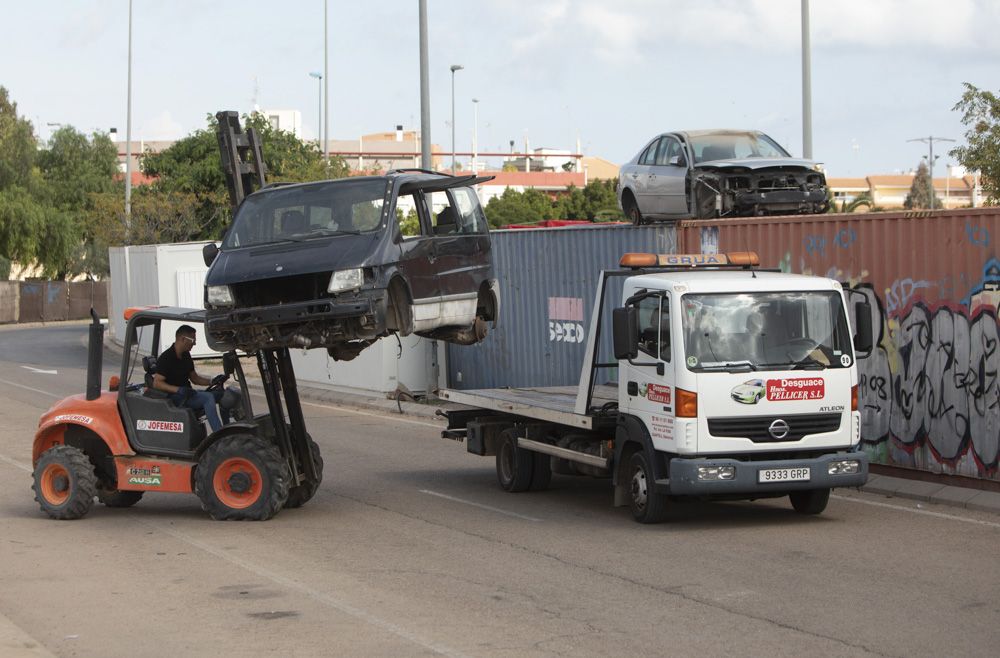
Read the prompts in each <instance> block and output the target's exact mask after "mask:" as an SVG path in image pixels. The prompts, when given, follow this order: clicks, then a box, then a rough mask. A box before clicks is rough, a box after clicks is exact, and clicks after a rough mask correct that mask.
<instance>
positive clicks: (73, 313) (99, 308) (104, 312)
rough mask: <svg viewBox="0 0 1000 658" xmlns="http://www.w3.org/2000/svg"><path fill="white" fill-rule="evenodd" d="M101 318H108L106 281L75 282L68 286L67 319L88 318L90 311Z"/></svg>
mask: <svg viewBox="0 0 1000 658" xmlns="http://www.w3.org/2000/svg"><path fill="white" fill-rule="evenodd" d="M91 307H93V309H94V310H95V311H96V312H97V315H98V316H99V317H102V318H106V317H107V316H108V284H107V282H106V281H77V282H74V283H70V284H69V319H70V320H83V319H87V318H89V317H90V309H91Z"/></svg>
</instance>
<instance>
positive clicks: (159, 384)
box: [153, 373, 181, 393]
mask: <svg viewBox="0 0 1000 658" xmlns="http://www.w3.org/2000/svg"><path fill="white" fill-rule="evenodd" d="M153 388H155V389H156V390H157V391H163V392H164V393H176V392H177V391H179V390H181V387H180V386H174V385H173V384H168V383H167V378H166V377H164V376H163V375H161V374H159V373H156V374H155V375H153Z"/></svg>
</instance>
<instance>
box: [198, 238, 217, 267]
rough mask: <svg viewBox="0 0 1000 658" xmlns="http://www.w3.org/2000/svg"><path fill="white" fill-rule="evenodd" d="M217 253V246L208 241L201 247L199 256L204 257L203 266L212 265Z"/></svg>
mask: <svg viewBox="0 0 1000 658" xmlns="http://www.w3.org/2000/svg"><path fill="white" fill-rule="evenodd" d="M218 255H219V246H218V245H217V244H215V243H214V242H209V243H208V244H206V245H205V246H204V247H202V248H201V257H202V258H204V259H205V267H212V263H213V262H214V261H215V257H216V256H218Z"/></svg>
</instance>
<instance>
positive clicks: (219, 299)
mask: <svg viewBox="0 0 1000 658" xmlns="http://www.w3.org/2000/svg"><path fill="white" fill-rule="evenodd" d="M205 299H206V301H207V302H208V303H209V305H210V306H217V307H218V306H232V305H233V293H232V292H231V291H230V290H229V286H208V292H207V294H206V295H205Z"/></svg>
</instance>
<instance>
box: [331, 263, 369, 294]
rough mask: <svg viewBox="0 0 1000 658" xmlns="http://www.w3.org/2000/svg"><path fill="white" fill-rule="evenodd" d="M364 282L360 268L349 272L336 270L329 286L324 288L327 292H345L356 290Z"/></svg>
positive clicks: (363, 275)
mask: <svg viewBox="0 0 1000 658" xmlns="http://www.w3.org/2000/svg"><path fill="white" fill-rule="evenodd" d="M364 282H365V274H364V272H363V271H362V270H361V268H360V267H355V268H354V269H351V270H338V271H336V272H334V273H333V275H332V276H331V277H330V285H328V286H327V287H326V291H327V292H333V293H337V292H345V291H347V290H356V289H358V288H360V287H361V286H362V285H363V284H364Z"/></svg>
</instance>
